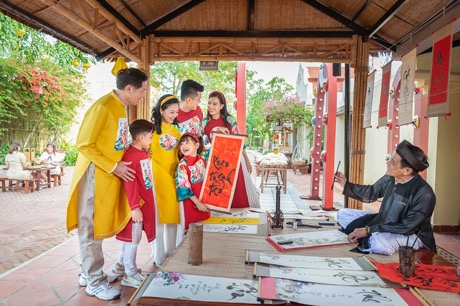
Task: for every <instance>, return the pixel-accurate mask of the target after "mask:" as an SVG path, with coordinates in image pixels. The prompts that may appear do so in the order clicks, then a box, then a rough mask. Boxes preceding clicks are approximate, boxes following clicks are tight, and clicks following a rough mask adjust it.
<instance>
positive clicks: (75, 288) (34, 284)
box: [0, 169, 460, 306]
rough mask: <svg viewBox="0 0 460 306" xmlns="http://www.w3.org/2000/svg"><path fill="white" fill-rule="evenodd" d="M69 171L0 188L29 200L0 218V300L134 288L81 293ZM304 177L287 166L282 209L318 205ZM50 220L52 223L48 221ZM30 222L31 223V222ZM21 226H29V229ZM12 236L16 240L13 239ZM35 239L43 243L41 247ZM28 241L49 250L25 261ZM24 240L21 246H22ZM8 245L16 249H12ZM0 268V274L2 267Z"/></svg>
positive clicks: (112, 255)
mask: <svg viewBox="0 0 460 306" xmlns="http://www.w3.org/2000/svg"><path fill="white" fill-rule="evenodd" d="M70 176H71V169H69V171H68V174H66V176H65V177H64V178H65V179H66V180H67V181H66V182H64V183H63V186H61V187H57V188H51V189H49V190H46V189H45V190H41V191H39V192H36V193H34V194H29V195H23V194H20V193H19V192H9V193H0V200H1V202H2V204H3V203H7V204H6V205H11V206H12V207H13V204H11V203H16V204H17V202H18V201H23V202H24V201H25V202H27V200H28V201H30V202H31V203H30V206H28V209H25V210H23V211H22V213H16V214H15V215H14V217H12V216H9V217H8V216H6V217H5V216H3V217H2V219H3V220H1V221H2V223H0V242H2V241H3V242H5V241H7V242H8V244H7V248H4V249H2V248H1V246H0V251H1V252H2V256H1V257H4V255H5V256H7V257H8V258H9V261H0V263H2V262H3V263H5V262H6V263H8V264H11V265H17V266H16V267H15V268H13V269H10V268H8V267H6V264H4V265H3V272H4V271H6V272H4V273H3V274H0V305H5V306H13V305H20V306H23V305H126V303H127V302H128V301H129V299H130V297H131V296H132V294H133V293H134V291H135V290H134V289H133V288H127V287H121V285H120V281H117V282H115V283H114V287H115V288H117V289H121V291H122V296H121V298H120V299H118V300H115V301H110V302H106V301H100V300H98V299H96V298H94V297H88V296H86V294H85V288H83V287H80V286H79V285H78V273H79V263H80V259H79V248H78V239H77V237H76V236H75V234H73V235H66V234H65V231H64V230H63V222H64V221H63V220H65V199H66V197H67V193H68V188H69V182H70ZM309 179H310V176H309V175H301V174H300V173H299V172H297V174H296V175H295V174H294V173H293V172H292V171H291V170H288V188H287V191H288V192H287V193H286V194H284V193H283V192H282V193H281V197H280V198H281V201H280V202H281V205H282V209H283V210H291V209H297V208H301V209H308V207H309V205H310V204H319V203H318V202H317V201H305V200H301V199H300V194H301V195H307V194H308V186H309V184H310V183H309ZM258 180H260V178H257V179H256V184H258V183H259V181H258ZM59 188H60V189H59ZM275 196H276V192H275V189H274V188H269V189H265V190H264V192H263V193H262V194H260V200H261V206H262V207H263V208H265V209H274V208H275ZM21 199H22V200H21ZM31 199H32V200H31ZM53 201H57V202H59V204H56V205H54V204H52V205H51V204H49V203H54V202H53ZM341 202H342V197H341V195H340V192H339V190H336V193H335V196H334V203H335V204H336V205H337V206H340V203H341ZM44 203H45V204H44ZM49 205H51V206H52V209H50V207H48V206H49ZM4 209H5V208H4ZM19 209H21V208H19ZM32 210H34V212H32V213H31V212H30V211H32ZM51 212H52V213H51ZM15 218H16V219H15ZM25 219H27V220H25ZM55 219H56V220H55ZM53 220H54V222H55V223H56V224H54V223H53V222H52V221H53ZM24 223H26V224H24ZM49 223H52V224H53V227H52V229H48V228H46V226H47V225H48V224H49ZM32 224H35V225H36V226H33V227H32V226H31V225H32ZM31 227H32V228H33V229H35V230H36V231H39V233H40V234H39V235H37V234H35V232H33V233H32V234H31V233H30V228H31ZM43 228H45V230H44V229H43ZM26 229H29V231H27V230H26ZM40 229H41V231H40ZM42 232H43V233H46V232H56V233H58V232H61V233H60V234H59V233H58V234H55V235H53V239H47V237H43V235H44V234H43V233H42ZM61 236H62V237H61ZM62 239H64V242H62V243H59V242H58V243H56V241H62ZM436 240H437V243H438V245H440V246H442V247H443V248H444V249H445V250H447V251H448V252H451V253H452V254H454V255H457V256H459V255H460V236H459V235H447V234H436ZM12 241H15V243H13V242H12ZM40 242H42V245H41V246H40ZM31 244H33V245H34V246H35V249H33V250H34V252H40V253H41V250H42V249H43V248H50V250H48V251H45V252H44V253H41V254H40V255H38V256H35V257H34V252H32V250H30V249H29V253H31V254H30V256H31V257H33V258H32V259H31V260H27V259H28V258H27V256H26V255H24V254H28V253H27V251H28V250H27V246H30V245H31ZM56 244H57V245H56ZM24 245H25V246H26V247H25V248H24ZM39 247H41V249H40V248H39ZM119 247H120V243H119V242H118V241H116V240H115V239H114V238H111V239H107V240H105V241H104V245H103V248H104V253H105V267H104V270H105V271H106V272H107V273H110V270H111V268H112V267H113V265H114V263H115V260H116V258H117V257H118V252H119ZM11 250H14V251H15V252H11ZM138 253H139V254H138V258H137V259H138V260H137V262H138V264H139V267H141V268H142V270H143V272H144V273H149V272H153V271H154V270H155V268H154V266H153V264H152V260H151V258H150V253H151V247H150V244H148V243H147V242H146V240H145V239H143V240H142V242H141V244H140V246H139V252H138ZM14 254H21V255H17V257H16V258H15V255H14ZM20 256H21V257H20ZM21 262H22V263H21ZM18 264H19V265H18ZM0 273H2V271H1V270H0Z"/></svg>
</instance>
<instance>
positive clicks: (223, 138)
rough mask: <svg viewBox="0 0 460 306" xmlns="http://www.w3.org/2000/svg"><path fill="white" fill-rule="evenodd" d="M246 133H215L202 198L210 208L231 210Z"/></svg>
mask: <svg viewBox="0 0 460 306" xmlns="http://www.w3.org/2000/svg"><path fill="white" fill-rule="evenodd" d="M245 139H246V135H237V134H231V135H227V134H214V138H213V140H212V146H211V153H210V155H209V159H208V166H207V167H206V174H205V178H204V184H203V188H202V189H201V194H200V200H201V202H202V203H204V204H206V205H207V206H208V208H209V209H213V210H218V211H225V212H229V211H230V206H231V204H232V200H233V193H234V192H235V187H236V176H237V174H238V171H239V169H240V157H241V155H242V153H243V146H244V141H245Z"/></svg>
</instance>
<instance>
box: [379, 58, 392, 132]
mask: <svg viewBox="0 0 460 306" xmlns="http://www.w3.org/2000/svg"><path fill="white" fill-rule="evenodd" d="M392 63H393V61H390V62H389V63H388V64H386V65H385V66H383V68H382V89H381V90H380V104H379V121H378V127H383V126H386V125H387V123H388V98H389V96H390V78H391V64H392Z"/></svg>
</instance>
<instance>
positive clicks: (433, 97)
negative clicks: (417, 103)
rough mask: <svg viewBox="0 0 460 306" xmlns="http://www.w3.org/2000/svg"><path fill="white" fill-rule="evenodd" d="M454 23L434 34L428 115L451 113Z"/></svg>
mask: <svg viewBox="0 0 460 306" xmlns="http://www.w3.org/2000/svg"><path fill="white" fill-rule="evenodd" d="M452 29H453V23H452V22H451V23H449V24H448V25H446V26H445V27H443V28H441V29H440V30H438V31H436V32H435V33H434V34H433V62H432V64H431V79H430V92H429V101H428V111H427V115H428V116H429V117H432V116H443V115H446V114H447V113H448V112H449V76H450V64H451V49H452Z"/></svg>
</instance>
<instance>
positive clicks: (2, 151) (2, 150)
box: [0, 144, 10, 165]
mask: <svg viewBox="0 0 460 306" xmlns="http://www.w3.org/2000/svg"><path fill="white" fill-rule="evenodd" d="M9 150H10V145H8V144H2V145H1V146H0V165H4V164H5V156H6V154H8V151H9Z"/></svg>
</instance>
